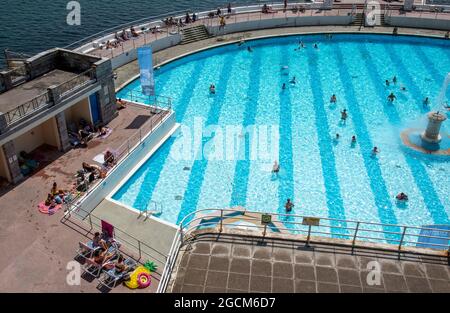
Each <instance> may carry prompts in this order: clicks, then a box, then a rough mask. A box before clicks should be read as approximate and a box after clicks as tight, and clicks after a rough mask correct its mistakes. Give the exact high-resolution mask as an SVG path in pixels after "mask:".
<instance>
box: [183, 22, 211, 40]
mask: <svg viewBox="0 0 450 313" xmlns="http://www.w3.org/2000/svg"><path fill="white" fill-rule="evenodd" d="M210 37H211V35H210V34H209V33H208V30H207V29H206V27H205V26H204V25H199V26H194V27H189V28H185V29H183V40H182V41H181V44H187V43H191V42H194V41H199V40H204V39H208V38H210Z"/></svg>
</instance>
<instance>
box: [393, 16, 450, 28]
mask: <svg viewBox="0 0 450 313" xmlns="http://www.w3.org/2000/svg"><path fill="white" fill-rule="evenodd" d="M385 20H386V23H387V24H389V25H391V26H397V27H412V28H426V29H440V30H450V20H448V19H447V20H445V19H431V18H420V17H406V16H386V18H385Z"/></svg>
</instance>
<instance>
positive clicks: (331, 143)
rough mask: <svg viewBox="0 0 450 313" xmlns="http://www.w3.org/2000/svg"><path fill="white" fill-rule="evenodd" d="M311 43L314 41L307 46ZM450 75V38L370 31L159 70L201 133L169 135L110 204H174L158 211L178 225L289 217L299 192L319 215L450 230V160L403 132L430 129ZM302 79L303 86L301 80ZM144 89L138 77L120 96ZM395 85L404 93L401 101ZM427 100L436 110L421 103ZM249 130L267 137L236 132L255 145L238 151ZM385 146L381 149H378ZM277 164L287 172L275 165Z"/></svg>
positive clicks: (214, 53)
mask: <svg viewBox="0 0 450 313" xmlns="http://www.w3.org/2000/svg"><path fill="white" fill-rule="evenodd" d="M300 40H302V41H303V42H304V43H305V45H306V48H304V49H297V50H296V48H298V46H299V41H300ZM314 43H317V44H318V47H319V49H314V48H313V44H314ZM247 46H251V48H252V50H253V52H249V51H247ZM449 71H450V41H445V40H439V39H430V38H419V37H402V36H397V37H392V36H388V35H362V34H359V35H358V34H353V35H352V34H339V35H338V34H336V35H333V37H332V38H331V39H330V38H326V37H325V36H324V35H305V36H289V37H277V38H270V39H261V40H256V41H249V42H247V43H246V44H245V45H243V46H241V47H239V46H237V45H236V44H233V45H227V46H224V47H220V48H214V49H210V50H207V51H204V52H201V53H197V54H194V55H191V56H188V57H185V58H182V59H179V60H177V61H174V62H171V63H169V64H167V65H165V66H163V67H162V68H161V69H159V70H158V71H156V78H155V79H156V91H157V94H160V95H164V96H169V97H172V99H173V109H174V111H175V112H176V116H177V121H178V122H179V123H181V124H182V126H184V127H183V129H185V130H186V129H189V130H190V131H191V134H189V133H188V132H187V131H184V132H180V133H181V134H180V135H179V136H177V137H173V138H170V139H169V140H168V141H167V142H166V143H165V144H164V145H163V146H161V148H160V149H159V150H158V151H157V152H156V153H155V154H154V155H153V156H152V157H151V158H150V159H149V160H147V161H146V162H145V163H144V164H143V165H142V166H141V167H140V168H139V169H138V170H137V171H136V172H135V173H134V174H133V175H132V176H131V177H130V178H129V179H128V180H127V181H126V182H125V183H124V184H123V185H122V186H121V187H120V188H119V189H118V190H117V192H116V193H115V194H113V196H112V199H114V200H117V201H119V202H121V203H124V204H126V205H128V206H131V207H133V208H136V209H138V210H144V209H146V208H147V206H148V205H149V202H150V201H155V202H157V203H162V207H163V211H162V214H161V215H159V217H160V218H162V219H163V220H165V221H168V222H171V223H179V222H180V221H181V220H182V219H183V217H185V216H186V215H187V214H189V213H190V212H193V211H196V210H199V209H206V208H229V207H235V206H243V207H245V208H247V209H248V210H254V211H260V212H279V213H284V212H285V209H284V203H285V202H286V199H287V198H290V199H292V201H293V203H294V204H295V207H294V209H293V211H292V212H293V213H295V214H301V215H307V216H319V217H331V218H342V219H351V220H360V221H369V222H375V223H384V224H405V225H415V226H422V225H426V224H449V218H448V215H449V212H450V197H449V196H448V195H449V194H450V180H449V174H450V161H449V159H448V158H446V157H442V158H440V159H435V158H429V157H427V156H420V155H417V154H416V153H411V152H409V150H408V149H406V148H404V147H403V145H402V143H401V140H400V132H401V131H402V130H403V129H405V128H408V127H413V128H421V127H424V125H425V114H426V113H427V112H428V111H430V109H432V108H433V107H434V106H435V105H436V103H435V99H436V97H437V95H438V94H439V91H440V89H441V85H442V82H443V80H444V76H445V75H446V74H447V72H449ZM294 76H295V77H296V84H292V83H290V80H291V79H292V78H293V77H294ZM393 76H396V77H397V80H398V81H397V83H396V84H393V83H392V78H393ZM386 79H389V80H391V84H390V86H389V87H387V86H385V80H386ZM283 83H285V84H286V89H285V90H283V89H282V85H283ZM210 84H214V85H215V86H216V94H215V95H211V94H210V92H209V86H210ZM401 86H405V87H406V91H401V90H400V87H401ZM140 90H141V87H140V82H139V80H136V81H134V82H132V83H131V84H129V85H128V86H126V87H125V88H124V89H122V90H121V91H120V92H119V93H118V97H119V98H125V99H127V98H129V96H130V91H132V92H133V93H140ZM390 92H394V93H395V95H396V96H397V99H396V100H395V101H394V103H393V104H391V103H389V102H388V101H387V96H388V95H389V93H390ZM332 94H335V95H336V97H337V103H336V104H335V105H333V104H331V103H330V97H331V95H332ZM449 94H450V92H447V99H448V98H449ZM425 97H429V98H430V102H431V104H430V108H426V107H424V106H423V104H422V100H423V99H424V98H425ZM343 109H347V111H348V119H347V122H346V123H345V124H343V123H341V121H340V118H341V110H343ZM448 123H449V122H448V121H447V122H445V123H444V125H443V129H444V131H448V129H449V126H448ZM201 124H203V130H205V129H207V130H208V131H206V132H205V131H204V132H203V139H202V138H201V137H200V139H199V137H198V136H196V135H195V134H198V133H199V132H198V131H197V130H198V128H199V127H201V126H199V125H201ZM208 125H216V127H215V128H211V127H209V128H208V127H207V126H208ZM251 125H254V126H255V128H253V129H257V132H256V133H252V132H251V131H250V132H244V131H238V134H237V136H234V137H233V138H235V140H236V141H239V139H241V141H242V142H244V143H243V144H241V145H238V148H237V149H235V151H232V152H229V151H227V150H226V149H227V147H229V146H230V144H229V142H228V141H227V139H228V138H229V137H230V136H227V135H226V131H227V129H228V128H229V129H232V130H236V129H239V127H247V126H251ZM232 126H234V127H232ZM186 127H187V128H186ZM227 127H228V128H227ZM205 133H206V134H205ZM336 133H339V135H340V138H339V140H337V141H336V140H335V136H336ZM249 134H250V135H249ZM251 134H257V138H259V139H261V140H259V142H258V145H253V144H249V142H250V141H249V138H251V137H252V136H251ZM353 135H355V136H356V138H357V143H356V144H355V145H353V146H352V145H351V137H352V136H353ZM253 138H255V137H253ZM191 139H192V140H191ZM256 141H258V140H256ZM189 142H190V143H191V145H188V144H186V143H189ZM230 142H231V141H230ZM251 142H255V141H251ZM262 142H263V143H267V146H268V147H269V148H268V149H264V144H263V143H262ZM186 146H187V148H186ZM231 146H232V145H231ZM255 146H256V147H255ZM374 146H377V147H378V148H379V150H380V153H379V155H378V156H377V157H372V156H371V150H372V148H373V147H374ZM199 147H203V148H204V149H203V151H204V154H205V155H207V156H208V157H201V156H200V155H199V151H202V149H199ZM252 147H254V150H252ZM271 149H272V151H270V150H271ZM265 150H269V151H265ZM205 151H206V152H205ZM243 151H246V153H244V154H242V153H243ZM249 151H250V152H249ZM252 151H253V152H255V151H256V157H255V153H253V152H252ZM270 152H272V153H270ZM208 153H211V154H208ZM252 153H253V154H252ZM211 155H212V157H211ZM242 155H245V157H242ZM252 155H253V157H252ZM239 156H240V157H239ZM275 159H277V160H279V163H280V165H281V170H280V173H279V175H278V176H277V175H274V174H272V173H271V169H272V164H273V161H274V160H275ZM399 192H405V193H406V194H407V195H408V196H409V202H408V203H407V204H406V205H399V204H398V203H397V202H396V200H395V196H396V195H397V194H398V193H399Z"/></svg>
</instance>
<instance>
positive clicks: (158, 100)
mask: <svg viewBox="0 0 450 313" xmlns="http://www.w3.org/2000/svg"><path fill="white" fill-rule="evenodd" d="M125 99H127V100H129V101H131V102H136V103H141V104H146V105H151V106H153V107H155V108H159V109H164V110H170V109H172V98H170V97H166V96H161V95H153V96H146V95H143V94H142V92H140V91H132V90H130V91H128V92H127V93H126V97H125Z"/></svg>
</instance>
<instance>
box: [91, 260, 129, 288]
mask: <svg viewBox="0 0 450 313" xmlns="http://www.w3.org/2000/svg"><path fill="white" fill-rule="evenodd" d="M124 264H125V266H126V267H127V268H126V269H125V270H124V271H123V272H120V273H117V272H116V269H115V268H113V269H110V270H107V271H105V272H104V275H103V276H101V277H100V278H99V280H98V282H99V284H100V285H102V286H105V287H106V288H109V289H112V288H115V287H116V286H117V284H118V283H119V282H120V281H121V280H122V279H124V278H125V276H126V275H127V274H128V273H129V272H131V271H133V270H134V268H135V267H136V261H135V260H133V259H131V258H128V259H125V260H124Z"/></svg>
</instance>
